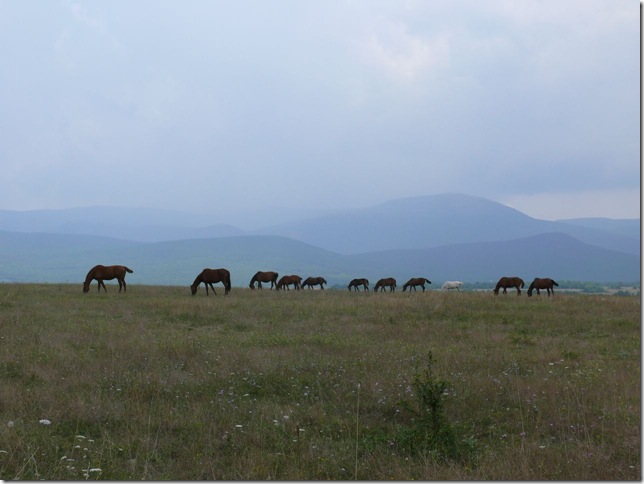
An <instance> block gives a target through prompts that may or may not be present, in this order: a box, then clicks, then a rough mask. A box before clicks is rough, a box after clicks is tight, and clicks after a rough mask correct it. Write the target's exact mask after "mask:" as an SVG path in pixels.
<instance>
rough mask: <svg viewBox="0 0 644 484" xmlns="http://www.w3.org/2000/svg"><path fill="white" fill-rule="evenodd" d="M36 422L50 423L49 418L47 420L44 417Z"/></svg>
mask: <svg viewBox="0 0 644 484" xmlns="http://www.w3.org/2000/svg"><path fill="white" fill-rule="evenodd" d="M38 423H39V424H42V425H51V420H47V419H46V418H41V419H40V420H38Z"/></svg>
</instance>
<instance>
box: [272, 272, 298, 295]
mask: <svg viewBox="0 0 644 484" xmlns="http://www.w3.org/2000/svg"><path fill="white" fill-rule="evenodd" d="M291 284H293V285H294V286H295V289H296V290H298V291H299V290H300V285H301V284H302V278H301V277H300V276H296V275H292V276H282V278H281V279H280V280H279V282H278V283H277V290H278V291H279V290H280V289H284V288H285V287H286V290H287V291H290V289H289V287H288V286H290V285H291Z"/></svg>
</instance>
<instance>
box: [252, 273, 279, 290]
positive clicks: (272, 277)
mask: <svg viewBox="0 0 644 484" xmlns="http://www.w3.org/2000/svg"><path fill="white" fill-rule="evenodd" d="M278 277H279V274H278V273H277V272H273V271H268V272H262V271H258V272H257V273H256V274H255V275H254V276H253V278H252V279H251V280H250V284H249V285H248V287H250V288H251V289H255V283H257V289H261V288H262V282H270V283H271V289H273V286H276V285H277V278H278Z"/></svg>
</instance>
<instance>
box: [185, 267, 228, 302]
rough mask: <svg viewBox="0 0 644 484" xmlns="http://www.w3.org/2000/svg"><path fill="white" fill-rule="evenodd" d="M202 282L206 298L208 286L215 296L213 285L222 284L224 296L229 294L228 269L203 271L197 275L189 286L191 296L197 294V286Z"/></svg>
mask: <svg viewBox="0 0 644 484" xmlns="http://www.w3.org/2000/svg"><path fill="white" fill-rule="evenodd" d="M202 282H203V284H204V286H206V296H207V295H208V286H210V289H212V292H213V293H214V294H215V296H216V295H217V293H216V292H215V288H214V287H213V283H217V282H223V284H224V294H228V293H229V292H230V272H228V269H204V270H203V271H201V272H200V273H199V275H198V276H197V277H196V278H195V281H194V282H193V283H192V284H191V285H190V291H192V295H193V296H194V295H195V294H197V289H199V284H201V283H202Z"/></svg>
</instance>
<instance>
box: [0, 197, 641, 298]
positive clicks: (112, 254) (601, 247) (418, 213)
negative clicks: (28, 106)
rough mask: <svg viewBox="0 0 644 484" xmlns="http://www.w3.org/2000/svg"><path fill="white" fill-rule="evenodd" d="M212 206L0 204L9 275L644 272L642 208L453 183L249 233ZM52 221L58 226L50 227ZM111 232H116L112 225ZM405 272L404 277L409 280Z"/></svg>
mask: <svg viewBox="0 0 644 484" xmlns="http://www.w3.org/2000/svg"><path fill="white" fill-rule="evenodd" d="M213 220H214V219H213V218H212V216H206V215H194V214H193V215H190V214H182V213H179V212H169V211H163V210H147V209H116V208H108V207H92V208H86V209H75V210H38V211H30V212H11V211H0V281H19V282H32V281H41V282H80V281H81V280H82V279H83V278H84V276H85V274H86V273H87V271H88V270H89V269H90V268H91V267H92V266H93V265H95V264H99V263H100V264H125V265H128V266H130V267H131V268H132V269H134V270H135V273H134V274H133V275H131V276H128V280H129V281H130V282H133V283H145V284H189V283H190V282H191V281H192V280H193V279H194V277H195V276H196V274H197V273H198V272H199V271H201V269H203V268H204V267H227V268H229V269H230V270H231V272H232V273H233V285H235V286H245V285H247V284H248V280H250V277H251V276H252V275H253V274H254V273H255V272H256V271H257V270H276V271H278V272H280V273H281V274H286V273H290V274H292V273H296V274H300V275H301V276H303V277H307V276H317V275H321V276H324V277H326V278H327V280H328V281H329V283H330V284H338V285H346V284H347V283H348V281H349V280H350V279H352V278H354V277H367V278H369V279H374V280H375V279H378V278H380V277H388V276H393V277H396V278H397V279H399V280H400V282H401V284H402V283H404V282H405V281H404V280H406V279H407V278H409V277H414V276H424V277H428V278H429V279H432V280H433V279H438V280H439V281H440V280H444V279H459V280H464V281H470V282H476V281H487V280H494V279H497V278H498V277H499V276H500V275H504V274H505V275H509V274H516V275H520V276H521V277H524V278H525V279H527V278H531V277H535V276H538V275H540V276H545V275H547V276H548V277H553V278H555V279H556V278H560V279H571V280H592V281H606V282H610V281H629V282H632V281H636V280H639V268H640V241H639V220H610V219H575V220H565V221H557V222H549V221H543V220H537V219H534V218H531V217H528V216H526V215H525V214H523V213H521V212H519V211H517V210H514V209H512V208H509V207H506V206H504V205H501V204H498V203H496V202H491V201H489V200H485V199H483V198H479V197H471V196H467V195H458V194H443V195H434V196H429V197H416V198H408V199H400V200H393V201H390V202H386V203H383V204H380V205H376V206H374V207H370V208H366V209H360V210H345V211H341V212H337V213H333V214H327V215H324V216H317V217H313V218H308V219H305V220H301V221H299V222H289V223H285V224H280V225H274V226H272V227H268V228H265V229H261V230H258V231H256V233H255V234H253V235H249V233H247V232H246V233H245V232H243V231H241V230H239V229H237V228H235V227H233V226H231V225H226V224H213ZM43 232H52V233H43ZM105 235H111V237H105ZM403 279H404V280H403Z"/></svg>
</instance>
